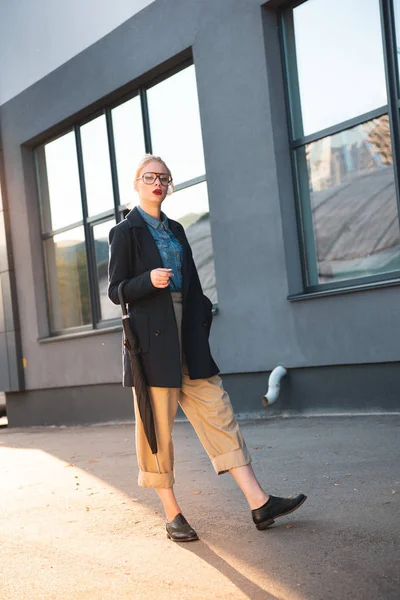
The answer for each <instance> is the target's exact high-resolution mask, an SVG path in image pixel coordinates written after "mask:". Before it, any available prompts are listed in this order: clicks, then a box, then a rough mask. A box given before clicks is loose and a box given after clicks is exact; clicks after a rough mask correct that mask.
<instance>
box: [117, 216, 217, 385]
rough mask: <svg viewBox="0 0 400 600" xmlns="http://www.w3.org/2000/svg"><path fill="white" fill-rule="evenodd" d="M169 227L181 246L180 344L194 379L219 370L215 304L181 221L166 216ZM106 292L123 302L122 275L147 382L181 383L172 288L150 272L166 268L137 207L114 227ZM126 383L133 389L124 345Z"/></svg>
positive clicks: (154, 383)
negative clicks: (213, 334)
mask: <svg viewBox="0 0 400 600" xmlns="http://www.w3.org/2000/svg"><path fill="white" fill-rule="evenodd" d="M168 221H169V226H170V228H171V231H172V232H173V234H174V235H175V237H176V238H177V240H178V241H179V242H180V244H181V245H182V248H183V259H182V279H183V289H182V296H183V317H182V345H183V349H184V353H185V357H186V362H187V366H188V370H189V376H190V378H191V379H203V378H208V377H212V376H213V375H216V374H217V373H219V370H218V367H217V365H216V364H215V362H214V360H213V358H212V356H211V352H210V346H209V343H208V337H209V334H210V328H211V322H212V303H211V300H209V299H208V298H207V296H205V295H204V294H203V291H202V288H201V284H200V280H199V276H198V273H197V269H196V266H195V264H194V261H193V256H192V250H191V248H190V245H189V242H188V240H187V238H186V235H185V231H184V229H183V227H182V225H181V224H180V223H177V222H176V221H173V220H172V219H168ZM109 243H110V261H109V285H108V296H109V298H110V299H111V300H112V302H114V304H119V299H118V285H119V284H120V283H121V281H123V280H124V279H129V282H128V283H126V285H125V286H124V297H125V300H126V302H127V304H128V313H129V316H130V322H131V326H132V329H133V330H134V332H135V333H136V335H137V337H138V340H139V345H140V348H141V355H142V362H143V367H144V371H145V375H146V379H147V383H148V385H151V386H156V387H181V382H182V374H181V360H180V350H179V339H178V330H177V327H176V320H175V313H174V308H173V304H172V298H171V293H170V289H169V288H156V287H154V286H153V284H152V283H151V279H150V271H152V270H153V269H157V268H162V267H163V264H162V260H161V256H160V253H159V251H158V248H157V245H156V243H155V241H154V239H153V236H152V235H151V233H150V231H149V229H148V227H147V224H146V223H145V221H144V220H143V219H142V217H141V216H140V213H139V211H138V210H137V208H134V209H133V210H131V211H130V213H128V215H127V217H126V219H124V220H123V221H121V223H118V225H116V226H115V227H113V228H112V229H111V231H110V235H109ZM122 383H123V385H124V386H125V387H132V386H133V385H134V381H133V380H132V375H131V369H130V364H129V357H128V355H127V351H126V348H124V347H123V382H122Z"/></svg>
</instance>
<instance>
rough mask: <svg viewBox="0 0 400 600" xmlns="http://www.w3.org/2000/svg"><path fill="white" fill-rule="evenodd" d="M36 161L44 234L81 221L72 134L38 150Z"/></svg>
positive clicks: (79, 194) (73, 137)
mask: <svg viewBox="0 0 400 600" xmlns="http://www.w3.org/2000/svg"><path fill="white" fill-rule="evenodd" d="M36 159H37V163H38V167H39V176H40V194H41V208H42V223H43V225H42V226H43V229H44V231H47V232H49V231H56V230H57V229H61V228H62V227H66V226H68V225H72V224H73V223H78V222H79V221H81V220H82V203H81V190H80V183H79V171H78V159H77V153H76V143H75V134H74V132H73V131H71V132H70V133H67V134H66V135H63V136H62V137H59V138H58V139H56V140H54V141H53V142H50V143H48V144H46V145H45V146H42V147H41V148H38V150H37V151H36Z"/></svg>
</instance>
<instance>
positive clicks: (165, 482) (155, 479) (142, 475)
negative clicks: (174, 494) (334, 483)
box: [138, 471, 175, 488]
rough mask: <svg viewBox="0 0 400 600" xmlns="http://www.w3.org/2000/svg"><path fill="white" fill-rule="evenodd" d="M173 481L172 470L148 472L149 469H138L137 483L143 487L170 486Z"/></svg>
mask: <svg viewBox="0 0 400 600" xmlns="http://www.w3.org/2000/svg"><path fill="white" fill-rule="evenodd" d="M174 483H175V477H174V472H173V471H169V473H150V472H149V471H139V477H138V484H139V487H143V488H170V487H172V486H173V485H174Z"/></svg>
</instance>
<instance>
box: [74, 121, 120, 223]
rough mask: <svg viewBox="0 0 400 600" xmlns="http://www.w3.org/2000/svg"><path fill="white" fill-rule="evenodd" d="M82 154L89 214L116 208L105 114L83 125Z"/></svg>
mask: <svg viewBox="0 0 400 600" xmlns="http://www.w3.org/2000/svg"><path fill="white" fill-rule="evenodd" d="M81 139H82V155H83V165H84V169H85V186H86V197H87V206H88V214H89V216H93V215H98V214H101V213H104V212H106V211H108V210H111V209H113V208H114V194H113V188H112V180H111V166H110V153H109V149H108V137H107V127H106V119H105V116H104V115H102V116H101V117H98V118H97V119H93V121H90V123H86V125H83V127H81Z"/></svg>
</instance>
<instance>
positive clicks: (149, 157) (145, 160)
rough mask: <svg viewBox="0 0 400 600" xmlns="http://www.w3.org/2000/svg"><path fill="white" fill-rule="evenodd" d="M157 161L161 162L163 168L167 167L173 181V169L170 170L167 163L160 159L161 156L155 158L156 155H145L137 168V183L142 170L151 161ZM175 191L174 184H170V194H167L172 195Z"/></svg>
mask: <svg viewBox="0 0 400 600" xmlns="http://www.w3.org/2000/svg"><path fill="white" fill-rule="evenodd" d="M153 160H156V161H157V162H159V163H160V164H162V166H163V167H165V168H166V169H167V171H168V175H169V176H170V177H171V179H172V173H171V169H170V168H169V166H168V165H167V163H166V162H165V161H164V160H163V159H162V158H161V157H160V156H155V154H145V155H144V156H143V158H141V159H140V161H139V164H138V166H137V168H136V173H135V181H136V179H137V178H138V177H139V176H140V174H141V172H142V169H143V168H144V167H145V166H146V165H147V164H148V163H150V162H151V161H153ZM173 191H174V184H173V183H170V184H169V186H168V192H167V194H172V192H173Z"/></svg>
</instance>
